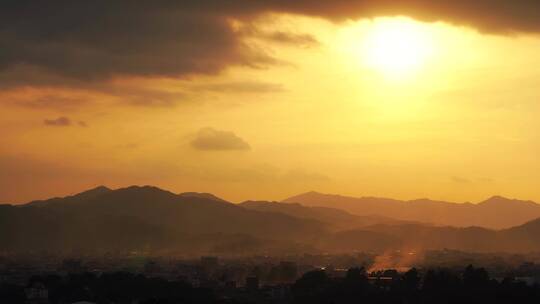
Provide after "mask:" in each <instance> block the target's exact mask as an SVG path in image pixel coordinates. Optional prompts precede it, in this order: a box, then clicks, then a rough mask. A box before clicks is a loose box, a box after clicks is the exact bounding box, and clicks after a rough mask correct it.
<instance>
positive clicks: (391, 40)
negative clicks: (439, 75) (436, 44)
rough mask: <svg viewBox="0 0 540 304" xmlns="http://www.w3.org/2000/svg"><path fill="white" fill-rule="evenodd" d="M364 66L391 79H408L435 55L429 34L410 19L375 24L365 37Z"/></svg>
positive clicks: (390, 19) (379, 21)
mask: <svg viewBox="0 0 540 304" xmlns="http://www.w3.org/2000/svg"><path fill="white" fill-rule="evenodd" d="M362 49H363V50H362V54H361V57H362V61H363V63H364V64H365V65H366V66H367V67H369V68H372V69H374V70H376V71H378V72H381V73H383V74H385V75H388V76H404V75H407V74H410V73H412V72H414V71H417V70H418V69H419V68H421V67H422V66H423V65H424V64H425V63H426V62H427V60H428V59H429V58H430V57H431V55H432V53H433V42H432V39H431V37H430V33H429V30H428V29H426V26H425V25H423V24H422V23H420V22H416V21H414V20H412V19H408V18H388V19H378V20H375V21H374V22H373V23H372V24H371V26H370V28H369V30H368V31H367V33H366V35H365V39H364V41H363V47H362Z"/></svg>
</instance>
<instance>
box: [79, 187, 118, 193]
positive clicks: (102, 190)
mask: <svg viewBox="0 0 540 304" xmlns="http://www.w3.org/2000/svg"><path fill="white" fill-rule="evenodd" d="M109 191H112V190H111V189H110V188H108V187H106V186H103V185H99V186H97V187H95V188H92V189H89V190H86V191H83V192H81V193H79V194H77V195H80V194H85V193H94V194H101V193H106V192H109Z"/></svg>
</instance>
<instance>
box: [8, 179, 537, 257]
mask: <svg viewBox="0 0 540 304" xmlns="http://www.w3.org/2000/svg"><path fill="white" fill-rule="evenodd" d="M441 204H443V203H441ZM490 204H493V202H491V203H490ZM509 213H510V212H507V214H506V215H507V216H511V214H509ZM443 248H448V249H457V250H464V251H475V252H496V251H500V252H529V251H540V219H538V220H533V221H530V222H528V223H525V224H523V225H520V226H516V227H513V228H509V229H503V230H493V229H487V228H481V227H461V228H460V227H450V226H436V225H431V224H422V223H418V222H405V221H399V220H393V219H391V218H387V217H381V216H358V215H353V214H350V213H347V212H345V211H342V210H337V209H332V208H324V207H323V208H321V207H306V206H302V205H300V204H284V203H275V202H273V203H269V202H246V203H243V204H239V205H236V204H232V203H229V202H226V201H224V200H222V199H219V198H217V197H215V196H213V195H211V194H205V193H202V194H201V193H184V194H174V193H171V192H168V191H164V190H161V189H158V188H155V187H150V186H145V187H137V186H133V187H129V188H123V189H117V190H111V189H108V188H106V187H98V188H95V189H92V190H89V191H85V192H82V193H80V194H77V195H73V196H68V197H64V198H53V199H50V200H44V201H35V202H31V203H28V204H26V205H20V206H12V205H0V252H27V251H33V252H86V253H90V252H110V251H124V252H125V251H134V250H135V251H152V252H162V253H163V252H173V253H180V254H208V253H212V254H220V255H226V254H231V255H238V254H243V255H247V254H283V253H312V252H334V253H339V252H351V251H373V252H385V251H388V250H412V251H419V250H424V249H443Z"/></svg>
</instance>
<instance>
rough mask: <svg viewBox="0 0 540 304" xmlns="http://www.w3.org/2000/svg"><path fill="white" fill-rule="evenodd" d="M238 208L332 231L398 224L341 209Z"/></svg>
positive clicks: (271, 204) (256, 203)
mask: <svg viewBox="0 0 540 304" xmlns="http://www.w3.org/2000/svg"><path fill="white" fill-rule="evenodd" d="M239 206H241V207H244V208H246V209H251V210H257V211H262V212H275V213H282V214H286V215H289V216H294V217H298V218H303V219H312V220H317V221H319V222H323V223H326V224H328V226H329V227H332V228H333V229H334V230H348V229H356V228H361V227H366V226H370V225H375V224H399V223H403V221H397V220H394V219H391V218H387V217H383V216H370V215H366V216H359V215H354V214H351V213H348V212H346V211H343V210H341V209H335V208H328V207H306V206H303V205H301V204H298V203H280V202H267V201H246V202H243V203H241V204H239Z"/></svg>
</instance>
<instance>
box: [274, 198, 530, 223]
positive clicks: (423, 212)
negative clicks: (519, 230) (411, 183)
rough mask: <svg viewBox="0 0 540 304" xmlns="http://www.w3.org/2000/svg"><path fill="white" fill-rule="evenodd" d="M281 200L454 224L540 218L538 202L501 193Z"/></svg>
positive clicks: (355, 212) (361, 212) (405, 218)
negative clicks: (475, 199) (470, 197)
mask: <svg viewBox="0 0 540 304" xmlns="http://www.w3.org/2000/svg"><path fill="white" fill-rule="evenodd" d="M282 202H285V203H295V202H296V203H300V204H302V205H305V206H318V207H330V208H338V209H341V210H345V211H347V212H349V213H352V214H356V215H384V216H388V217H390V218H394V219H397V220H406V221H417V222H424V223H432V224H437V225H450V226H457V227H467V226H481V227H487V228H493V229H504V228H510V227H513V226H516V225H519V224H523V223H525V222H527V221H529V220H533V219H535V218H538V217H540V204H537V203H535V202H533V201H523V200H517V199H508V198H505V197H502V196H492V197H491V198H488V199H486V200H484V201H482V202H479V203H477V204H472V203H455V202H446V201H436V200H430V199H415V200H407V201H406V200H396V199H390V198H378V197H368V196H364V197H351V196H342V195H335V194H323V193H319V192H315V191H310V192H306V193H303V194H299V195H295V196H292V197H290V198H287V199H284V200H282Z"/></svg>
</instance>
